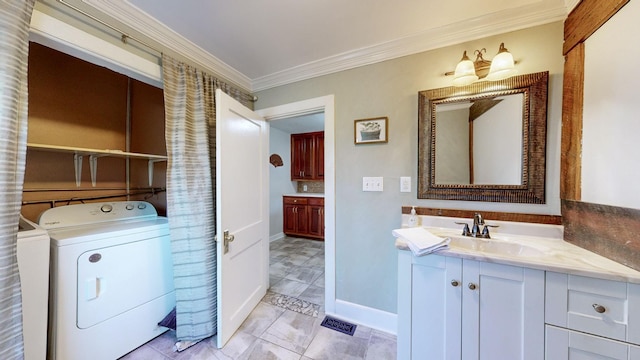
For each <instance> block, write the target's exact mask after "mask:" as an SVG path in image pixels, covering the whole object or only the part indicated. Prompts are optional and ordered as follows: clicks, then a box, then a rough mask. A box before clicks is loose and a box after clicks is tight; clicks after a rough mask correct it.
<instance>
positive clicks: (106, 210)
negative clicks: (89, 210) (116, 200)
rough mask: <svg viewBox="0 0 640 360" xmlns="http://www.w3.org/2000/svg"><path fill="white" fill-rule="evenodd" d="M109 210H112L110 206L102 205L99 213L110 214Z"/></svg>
mask: <svg viewBox="0 0 640 360" xmlns="http://www.w3.org/2000/svg"><path fill="white" fill-rule="evenodd" d="M111 210H113V206H111V205H109V204H104V205H102V206H100V211H102V212H103V213H110V212H111Z"/></svg>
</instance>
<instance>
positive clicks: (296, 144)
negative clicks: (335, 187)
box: [291, 131, 324, 181]
mask: <svg viewBox="0 0 640 360" xmlns="http://www.w3.org/2000/svg"><path fill="white" fill-rule="evenodd" d="M291 180H308V181H318V180H324V131H318V132H312V133H303V134H292V135H291Z"/></svg>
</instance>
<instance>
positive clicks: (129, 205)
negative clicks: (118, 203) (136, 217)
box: [124, 204, 135, 210]
mask: <svg viewBox="0 0 640 360" xmlns="http://www.w3.org/2000/svg"><path fill="white" fill-rule="evenodd" d="M124 208H125V209H127V210H133V209H134V208H135V206H133V205H132V204H127V206H125V207H124Z"/></svg>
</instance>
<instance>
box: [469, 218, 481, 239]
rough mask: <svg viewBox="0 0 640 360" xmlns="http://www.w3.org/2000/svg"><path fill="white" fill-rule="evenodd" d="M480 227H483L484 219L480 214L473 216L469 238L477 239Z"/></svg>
mask: <svg viewBox="0 0 640 360" xmlns="http://www.w3.org/2000/svg"><path fill="white" fill-rule="evenodd" d="M480 226H484V219H483V218H482V215H481V214H480V213H475V214H474V215H473V227H471V236H472V237H478V235H480Z"/></svg>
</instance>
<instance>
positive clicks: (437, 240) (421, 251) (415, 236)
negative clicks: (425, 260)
mask: <svg viewBox="0 0 640 360" xmlns="http://www.w3.org/2000/svg"><path fill="white" fill-rule="evenodd" d="M391 233H392V234H393V236H395V237H399V238H402V239H404V240H405V241H406V242H407V245H408V246H409V249H411V251H412V252H413V254H414V255H415V256H423V255H426V254H430V253H432V252H434V251H438V250H443V249H448V248H449V242H451V239H450V238H442V237H439V236H436V235H434V234H433V233H431V232H430V231H429V230H427V229H425V228H423V227H413V228H402V229H395V230H393V231H392V232H391Z"/></svg>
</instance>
